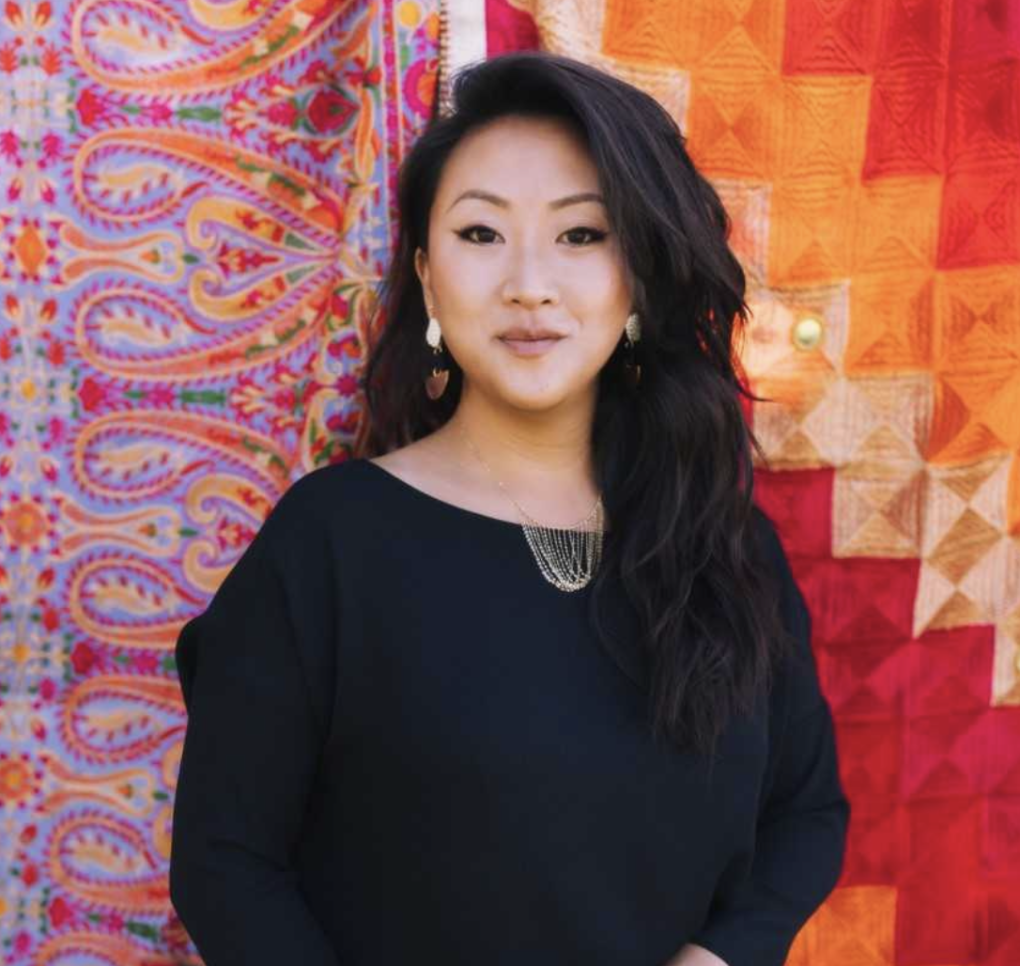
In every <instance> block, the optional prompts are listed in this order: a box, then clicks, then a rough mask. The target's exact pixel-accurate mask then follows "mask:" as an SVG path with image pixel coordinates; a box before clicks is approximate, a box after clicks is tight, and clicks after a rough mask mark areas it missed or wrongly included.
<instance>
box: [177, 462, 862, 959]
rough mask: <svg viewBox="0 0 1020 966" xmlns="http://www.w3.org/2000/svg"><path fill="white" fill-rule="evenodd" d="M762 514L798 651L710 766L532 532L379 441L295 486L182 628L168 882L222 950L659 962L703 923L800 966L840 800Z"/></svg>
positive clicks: (834, 851) (798, 606)
mask: <svg viewBox="0 0 1020 966" xmlns="http://www.w3.org/2000/svg"><path fill="white" fill-rule="evenodd" d="M764 519H765V518H764V515H762V516H761V520H764ZM763 525H764V526H765V527H767V528H768V534H769V536H768V545H769V547H770V551H769V552H770V554H771V559H772V561H773V563H774V566H775V568H776V569H777V571H778V572H779V574H780V577H781V583H782V588H783V590H782V607H783V613H784V615H785V620H786V621H787V624H788V626H789V627H790V628H791V629H792V630H793V631H794V633H795V634H796V635H797V638H798V643H799V654H800V660H798V661H790V662H788V663H787V664H786V665H784V671H783V673H782V674H781V675H780V676H779V677H778V678H777V684H776V687H775V688H774V690H773V691H772V692H771V694H770V695H769V696H768V697H767V698H763V699H762V700H761V701H760V702H759V710H758V712H757V713H756V714H755V716H754V717H753V718H749V717H743V718H735V719H733V723H732V724H731V727H730V728H729V730H728V731H727V733H726V734H725V735H724V737H723V739H722V741H721V743H720V745H719V757H718V758H717V759H716V761H715V762H714V767H713V774H712V776H711V781H707V774H706V769H707V763H706V762H705V760H704V759H703V758H700V757H697V756H695V755H693V754H684V753H682V752H680V751H679V750H678V749H677V748H676V747H675V746H673V745H670V744H669V743H668V742H658V743H656V742H654V741H653V739H652V737H651V733H650V731H649V727H648V725H647V723H646V721H647V709H646V702H647V695H646V694H645V692H644V690H643V688H642V687H640V686H639V685H638V684H637V683H636V678H635V677H634V676H633V675H632V674H630V673H626V667H625V665H626V662H622V663H621V662H620V661H619V660H618V659H617V658H615V657H614V656H612V655H611V654H610V652H609V650H608V649H606V648H603V647H601V646H600V645H599V644H598V641H597V638H596V637H595V635H594V632H593V631H592V630H591V629H590V628H589V625H588V623H587V619H586V604H587V598H588V595H589V593H590V591H591V588H592V585H589V586H588V587H587V588H585V589H583V590H581V591H575V592H573V593H564V592H562V591H559V590H557V589H556V588H555V587H553V586H552V585H551V584H549V583H548V582H546V580H545V579H544V578H543V577H542V575H541V573H540V571H539V569H538V565H537V564H536V562H535V560H534V558H533V556H532V554H531V550H530V549H529V547H528V545H527V543H526V541H525V537H524V533H523V531H522V530H521V528H520V526H518V525H517V524H516V523H513V522H510V521H505V520H498V519H496V518H494V517H489V516H485V515H483V514H480V513H476V512H473V511H471V510H467V509H464V508H462V507H458V506H455V505H454V504H451V503H447V502H445V501H443V500H440V499H438V498H437V497H433V496H430V495H428V494H426V493H424V492H423V491H421V490H418V489H417V488H416V487H414V486H412V485H411V484H409V483H406V482H404V481H402V480H401V479H399V478H398V477H396V476H394V475H393V474H392V473H390V472H388V471H387V470H384V469H383V468H382V467H380V466H377V465H376V464H374V463H371V462H369V461H368V460H364V459H361V460H351V461H348V462H345V463H340V464H336V465H333V466H328V467H323V468H321V469H318V470H315V471H313V472H311V473H309V474H308V475H306V476H304V477H303V478H301V479H300V480H299V481H298V482H296V483H295V484H294V485H293V486H292V487H291V488H290V489H289V490H288V491H287V492H286V493H285V494H284V496H283V498H282V499H281V500H280V501H279V503H278V504H277V505H276V507H275V508H274V510H273V512H272V513H271V514H270V515H269V517H268V518H267V519H266V521H265V523H264V524H263V525H262V527H261V529H260V530H259V532H258V534H257V536H256V538H255V539H254V541H253V542H252V544H251V545H250V546H249V547H248V549H247V550H246V551H245V553H244V554H243V556H242V557H241V559H240V560H239V561H238V562H237V564H236V565H235V566H234V568H233V569H232V570H231V572H230V573H229V575H228V576H227V578H226V579H225V581H224V582H223V584H222V586H221V587H220V589H219V590H218V591H217V593H216V595H215V596H214V598H213V600H212V602H211V603H210V605H209V607H208V608H207V609H206V611H205V612H204V613H202V614H200V615H199V616H198V617H196V618H194V619H193V620H191V621H189V622H188V623H187V624H186V625H185V627H184V628H183V630H182V631H181V634H180V637H179V639H178V641H177V648H176V656H177V666H178V673H179V675H180V680H181V686H182V689H183V693H184V700H185V703H186V706H187V711H188V725H187V732H186V736H185V741H184V752H183V758H182V760H181V766H180V776H179V780H178V786H177V797H176V802H175V806H174V817H173V838H172V855H171V861H170V888H171V896H172V901H173V905H174V907H175V908H176V910H177V912H178V914H179V915H180V918H181V920H182V922H183V923H184V925H185V927H186V929H187V930H188V932H189V934H190V935H191V937H192V939H193V940H194V942H195V944H196V946H197V947H198V950H199V952H200V953H201V954H202V957H203V958H204V959H205V962H206V964H207V966H228V964H238V966H240V964H244V966H283V964H291V963H293V964H300V966H407V964H411V963H415V964H418V963H424V964H432V963H442V964H444V966H458V964H464V966H480V964H485V966H572V964H584V966H663V964H664V963H665V962H666V961H667V960H668V959H669V957H671V956H672V955H674V954H675V953H676V952H677V950H679V949H680V947H681V946H683V945H684V943H686V942H696V943H699V944H700V945H702V946H705V947H707V948H708V949H710V950H712V951H713V952H715V953H716V954H717V955H718V956H720V957H722V959H723V960H725V961H726V962H727V963H728V964H729V966H781V964H782V963H783V961H784V959H785V956H786V953H787V950H788V949H789V946H790V944H791V942H792V940H793V938H794V937H795V935H796V933H797V932H798V930H799V929H800V927H801V926H802V925H803V924H804V922H805V920H807V918H808V917H809V916H810V915H811V914H812V913H813V912H814V910H815V909H816V908H817V907H818V906H819V905H820V904H821V902H822V901H823V899H825V897H826V896H827V895H828V894H829V893H830V892H831V891H832V889H833V888H834V886H835V884H836V881H837V879H838V877H839V874H840V872H841V868H842V862H843V856H844V848H845V835H846V829H847V825H848V820H849V814H850V809H849V803H848V802H847V799H846V798H845V796H844V793H843V788H842V786H841V784H840V778H839V773H838V767H837V756H836V747H835V742H834V733H833V726H832V717H831V714H830V708H829V705H828V703H827V700H826V698H825V697H824V695H823V694H822V692H821V690H820V688H819V682H818V677H817V671H816V665H815V661H814V657H813V654H812V651H811V646H810V630H809V628H810V622H809V617H808V612H807V610H806V608H805V606H804V602H803V599H802V597H801V595H800V593H799V591H798V589H797V587H796V584H795V583H794V581H793V577H792V575H791V573H790V570H789V567H788V564H787V561H786V558H785V556H784V554H783V551H782V548H781V546H780V544H779V542H778V540H777V539H776V537H775V533H774V530H772V529H771V527H770V526H769V525H768V524H767V523H766V524H763ZM622 600H623V598H622V595H621V596H620V598H619V601H622ZM619 613H620V620H621V621H622V622H623V623H621V624H620V625H618V626H619V627H626V626H628V625H627V624H626V622H627V621H629V620H634V618H635V615H634V613H633V611H632V610H630V609H628V608H625V607H624V606H623V605H622V603H621V604H620V606H619ZM629 626H631V627H633V628H635V629H636V627H637V625H636V624H632V625H629Z"/></svg>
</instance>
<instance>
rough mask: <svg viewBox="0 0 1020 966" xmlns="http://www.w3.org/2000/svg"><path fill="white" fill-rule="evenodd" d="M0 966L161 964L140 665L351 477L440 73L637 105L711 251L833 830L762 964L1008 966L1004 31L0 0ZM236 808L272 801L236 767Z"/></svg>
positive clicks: (861, 19)
mask: <svg viewBox="0 0 1020 966" xmlns="http://www.w3.org/2000/svg"><path fill="white" fill-rule="evenodd" d="M0 18H2V19H0V549H2V553H0V956H2V957H3V962H4V963H13V964H26V966H27V964H32V966H35V964H57V963H59V964H61V966H72V964H74V966H78V964H88V966H95V964H99V963H109V964H114V963H116V964H117V966H131V964H136V966H141V964H143V963H147V964H155V963H167V964H169V963H185V962H194V963H197V962H198V959H197V957H196V956H195V954H194V950H193V948H191V946H190V945H189V943H188V941H187V937H186V935H185V934H184V931H183V929H182V928H181V926H180V923H179V922H178V921H177V920H176V917H175V916H174V915H173V911H172V909H171V907H170V904H169V898H168V890H167V860H168V854H169V832H170V810H171V803H172V798H173V793H174V782H175V778H176V770H177V764H178V760H179V755H180V750H181V742H182V737H183V728H184V721H185V719H184V712H183V704H182V701H181V697H180V692H179V688H178V685H177V681H176V674H175V672H174V667H173V657H172V646H173V642H174V640H175V638H176V634H177V631H178V629H179V628H180V626H181V624H182V623H183V621H184V620H185V619H187V618H188V617H189V616H191V615H192V614H194V613H196V612H198V611H199V610H201V609H202V608H203V607H204V606H205V604H206V603H207V601H208V599H209V597H210V596H211V594H212V593H213V591H214V590H215V588H216V587H217V586H218V584H219V582H220V580H222V578H223V576H224V575H225V574H226V572H227V571H228V570H229V568H230V567H231V566H232V564H233V563H234V561H235V560H236V559H237V557H238V555H239V554H240V552H241V551H242V550H243V548H244V547H245V546H246V545H247V542H248V541H249V540H250V539H251V537H252V535H253V534H254V532H255V530H256V529H257V528H258V526H259V525H260V523H261V521H262V519H263V518H264V517H265V514H266V512H267V511H268V509H269V508H270V507H271V506H272V504H273V503H275V501H276V500H277V499H278V498H279V496H280V495H281V494H282V493H283V491H284V490H285V489H286V488H287V486H288V485H289V484H290V483H291V482H293V481H294V480H295V479H297V478H298V477H299V476H301V475H302V474H303V473H305V472H308V471H309V470H310V469H312V468H314V467H315V466H318V465H322V464H323V463H325V462H329V461H333V460H339V459H344V458H345V457H347V456H348V455H349V454H350V452H351V446H352V443H353V440H354V438H355V435H356V433H357V430H358V425H359V414H360V407H359V400H358V398H357V396H356V393H355V388H356V386H355V373H356V370H357V367H358V365H359V363H360V360H361V354H362V350H361V347H362V345H363V344H364V336H365V325H366V320H367V316H368V311H369V309H370V307H371V293H372V290H373V287H374V286H375V284H376V283H377V281H378V278H379V275H380V273H381V272H382V270H383V268H384V266H385V264H386V261H387V259H388V257H389V254H390V251H391V247H390V246H391V244H392V241H393V237H394V228H395V225H394V223H393V198H394V187H395V185H394V177H395V173H396V168H397V165H398V164H399V161H400V158H401V157H402V156H403V153H404V152H405V150H406V148H407V146H408V145H409V144H410V143H411V142H412V141H413V139H414V137H415V134H416V132H418V131H419V130H420V129H421V127H422V126H423V124H424V123H425V120H426V118H427V116H428V113H429V111H430V109H431V105H432V101H433V98H434V96H435V94H434V84H435V78H436V70H437V67H438V64H439V63H440V61H441V60H442V61H443V62H444V63H445V66H446V68H447V72H448V71H449V70H451V69H454V68H456V66H458V64H460V63H463V62H466V61H467V60H469V59H471V58H472V57H477V56H485V55H486V54H495V53H498V52H499V51H502V50H508V49H516V48H521V47H534V46H541V47H545V48H548V49H552V50H557V51H561V52H565V53H568V54H571V55H573V56H577V57H581V58H583V59H586V60H588V61H589V62H591V63H594V64H597V65H599V66H602V67H604V68H606V69H608V70H611V71H613V72H615V73H617V74H619V75H620V76H622V77H624V78H626V79H627V80H629V81H631V82H632V83H635V84H638V85H640V86H641V87H643V88H644V89H646V90H648V91H650V92H651V93H653V94H654V95H655V96H656V97H658V98H659V99H660V100H661V101H662V103H663V104H664V105H666V106H667V108H668V109H669V110H670V111H671V112H672V113H673V114H674V116H675V117H676V118H677V119H678V121H680V123H681V124H682V126H683V127H684V129H685V130H686V132H687V133H688V135H689V137H690V147H691V150H692V153H693V154H694V156H695V159H696V160H697V162H698V163H699V164H700V165H701V166H702V167H703V168H704V170H705V171H706V173H707V174H708V175H709V176H710V177H712V178H713V180H714V182H715V183H716V185H717V186H718V187H719V189H720V191H721V193H722V195H723V198H724V200H725V201H726V203H727V205H728V207H729V209H730V211H731V213H732V215H733V217H734V221H735V233H734V244H735V246H736V248H737V250H738V252H739V254H740V256H741V258H742V260H743V263H744V265H745V267H746V268H747V271H748V274H749V277H750V279H751V285H752V298H751V302H752V307H753V309H754V310H755V321H754V326H753V328H752V330H751V334H750V338H749V339H748V342H747V346H746V348H745V359H746V362H747V365H748V368H749V371H750V373H751V375H752V377H753V379H754V384H755V388H756V389H757V391H758V392H759V393H761V394H765V395H768V396H770V397H771V398H772V399H773V400H775V401H774V402H773V403H771V404H767V405H765V404H762V405H758V406H756V407H755V411H754V414H753V417H754V421H755V427H756V430H757V431H758V433H759V435H760V436H761V438H762V441H763V442H764V444H765V447H766V449H767V451H768V453H769V456H770V461H771V469H769V470H766V469H765V468H764V467H763V468H762V470H761V472H760V473H759V476H758V483H759V485H760V488H761V500H762V502H763V504H765V506H766V507H767V508H768V509H769V510H770V511H771V512H773V513H774V514H775V515H776V516H777V518H778V521H779V523H780V526H781V528H782V533H783V537H784V539H785V541H786V543H787V546H788V548H789V550H790V551H791V556H792V562H793V565H794V568H795V571H796V574H797V577H798V579H799V580H800V582H801V585H802V586H803V588H804V590H805V593H806V595H807V597H808V602H809V604H810V606H811V609H812V612H813V614H814V617H815V638H814V642H813V644H814V648H815V653H816V655H817V657H818V661H819V667H820V671H821V674H822V681H823V687H824V688H825V690H826V693H827V695H828V697H829V699H830V700H831V702H832V704H833V708H834V712H835V717H836V723H837V729H838V739H839V742H840V750H841V757H842V767H843V773H844V778H845V781H846V784H847V788H848V793H849V795H850V797H851V799H852V805H853V811H854V814H853V819H852V824H851V836H850V853H849V855H848V858H847V864H846V869H845V872H844V876H843V879H842V881H841V884H840V887H839V888H838V889H837V890H836V891H835V892H834V893H833V895H832V896H831V897H830V899H829V900H828V901H827V902H826V904H825V905H824V906H823V907H822V908H821V909H820V910H819V911H818V913H817V915H816V916H815V917H814V918H813V919H812V920H811V921H810V922H809V923H808V924H807V926H806V927H805V929H804V930H803V932H802V933H801V935H800V936H799V937H798V940H797V943H796V944H795V946H794V949H793V951H792V954H791V959H790V962H791V963H797V964H811V966H844V964H850V963H853V964H854V966H865V964H867V966H871V964H902V966H907V964H913V966H965V964H966V966H971V964H996V966H1017V964H1018V963H1020V889H1018V885H1020V872H1018V869H1020V760H1018V759H1020V709H1018V707H1017V706H1018V704H1020V668H1018V643H1017V640H1018V637H1020V548H1018V543H1017V534H1018V531H1020V496H1018V489H1020V479H1018V475H1020V471H1018V468H1017V467H1018V463H1017V451H1018V449H1020V412H1018V410H1020V364H1018V358H1020V286H1018V283H1017V278H1018V277H1020V273H1018V272H1017V263H1018V261H1020V192H1018V172H1020V67H1018V61H1020V7H1018V5H1017V4H1015V3H1012V2H1010V0H957V2H950V0H930V2H926V0H901V2H893V0H845V2H836V0H818V2H816V0H785V2H784V0H572V2H559V3H549V2H544V0H533V2H519V3H517V4H516V5H511V4H509V3H508V2H506V0H488V2H487V3H485V2H483V0H449V2H448V3H445V2H444V3H442V4H441V3H440V2H439V0H400V2H397V0H378V2H369V0H357V2H354V0H351V2H342V0H219V2H213V0H187V2H184V0H79V2H73V0H56V2H47V0H5V3H4V6H3V8H2V11H0ZM266 780H267V784H271V782H272V776H271V775H267V776H266Z"/></svg>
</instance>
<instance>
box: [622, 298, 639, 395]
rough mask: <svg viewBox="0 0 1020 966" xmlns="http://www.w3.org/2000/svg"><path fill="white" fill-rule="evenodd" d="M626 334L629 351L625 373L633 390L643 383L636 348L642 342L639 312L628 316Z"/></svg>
mask: <svg viewBox="0 0 1020 966" xmlns="http://www.w3.org/2000/svg"><path fill="white" fill-rule="evenodd" d="M624 333H625V335H626V337H627V341H626V343H625V344H624V347H625V349H626V350H627V359H626V362H625V363H624V371H625V372H626V374H627V381H628V382H629V383H630V386H631V388H632V389H636V388H637V386H638V383H639V382H640V381H641V366H639V365H638V364H637V361H636V359H635V356H636V351H635V350H636V346H637V343H638V342H639V341H640V340H641V319H640V318H639V316H638V314H637V312H631V313H630V315H628V316H627V324H626V325H625V326H624Z"/></svg>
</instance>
